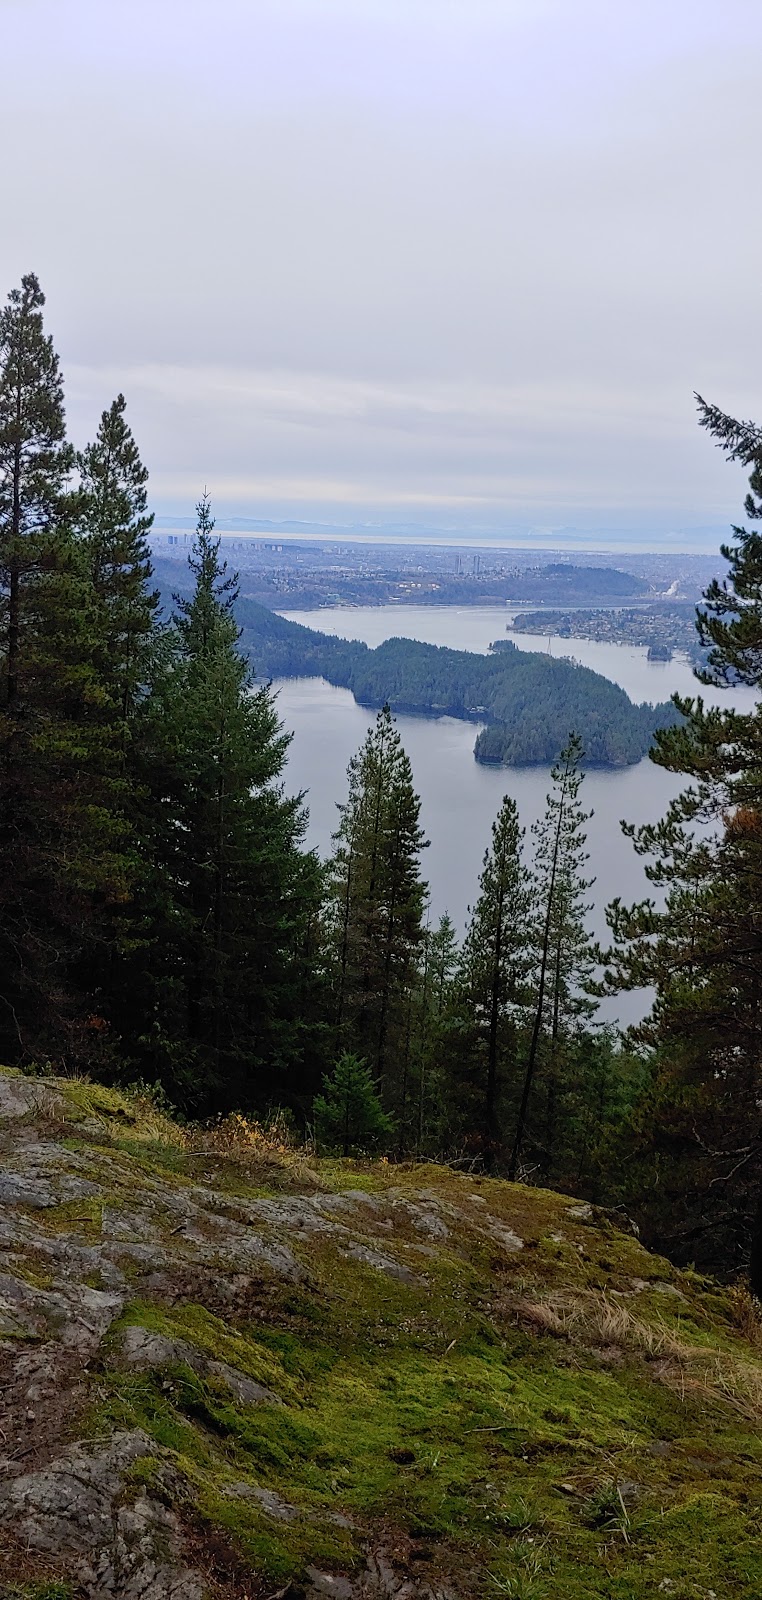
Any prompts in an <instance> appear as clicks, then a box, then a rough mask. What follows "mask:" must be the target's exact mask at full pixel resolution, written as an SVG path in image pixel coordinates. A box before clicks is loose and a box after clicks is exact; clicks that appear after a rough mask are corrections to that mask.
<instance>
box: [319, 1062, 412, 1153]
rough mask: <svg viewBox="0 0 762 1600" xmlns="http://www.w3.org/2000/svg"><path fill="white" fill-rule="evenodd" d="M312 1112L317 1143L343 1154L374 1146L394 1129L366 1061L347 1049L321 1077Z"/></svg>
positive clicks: (384, 1139)
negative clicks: (321, 1086) (319, 1090)
mask: <svg viewBox="0 0 762 1600" xmlns="http://www.w3.org/2000/svg"><path fill="white" fill-rule="evenodd" d="M313 1114H314V1119H315V1135H316V1138H317V1141H318V1143H319V1144H320V1145H323V1146H329V1147H334V1148H336V1147H338V1148H339V1149H340V1150H341V1153H342V1155H343V1156H348V1155H350V1154H351V1153H352V1151H353V1150H357V1149H359V1150H374V1149H377V1148H378V1147H379V1145H384V1144H385V1143H387V1141H388V1140H389V1139H390V1138H391V1135H392V1133H393V1131H394V1124H393V1122H392V1119H391V1117H389V1116H388V1115H387V1113H386V1112H385V1111H384V1109H383V1107H382V1105H381V1101H380V1099H379V1096H378V1091H377V1088H376V1085H375V1084H374V1082H373V1079H372V1077H371V1075H370V1071H369V1069H368V1067H367V1065H366V1063H365V1062H364V1061H361V1060H360V1059H359V1057H358V1056H354V1055H352V1054H351V1053H349V1052H348V1051H345V1052H344V1054H343V1055H342V1056H340V1057H339V1059H338V1061H337V1062H336V1065H335V1067H334V1069H333V1072H331V1073H327V1074H326V1076H325V1077H324V1079H323V1093H322V1094H319V1095H316V1097H315V1103H314V1108H313Z"/></svg>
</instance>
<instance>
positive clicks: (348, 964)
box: [330, 706, 426, 1124]
mask: <svg viewBox="0 0 762 1600" xmlns="http://www.w3.org/2000/svg"><path fill="white" fill-rule="evenodd" d="M348 781H349V795H348V799H347V801H346V802H345V804H344V805H342V806H341V807H340V811H341V821H340V824H339V828H338V830H337V832H336V834H335V836H334V837H335V851H334V855H333V858H332V862H331V866H330V884H331V929H332V942H333V955H334V972H335V992H336V1012H337V1032H338V1037H339V1038H340V1039H341V1040H342V1041H346V1042H347V1044H351V1045H352V1046H353V1047H354V1048H356V1050H357V1051H358V1053H359V1052H362V1054H363V1055H364V1056H365V1057H366V1058H368V1059H370V1060H371V1061H372V1062H373V1066H374V1070H375V1072H376V1075H377V1076H378V1078H379V1079H380V1080H381V1082H382V1085H383V1090H384V1094H385V1096H386V1097H387V1100H388V1102H389V1103H392V1102H393V1101H395V1100H396V1101H397V1103H398V1105H399V1110H400V1120H401V1122H402V1123H403V1124H404V1122H405V1118H406V1114H407V1109H408V1107H407V1101H408V1093H409V1087H410V1086H409V1081H408V1072H407V1063H408V1058H409V1030H410V1020H411V1018H410V999H411V993H412V990H413V988H414V986H415V983H416V980H417V970H418V958H419V954H420V949H421V945H422V941H423V908H424V903H425V894H426V890H425V885H424V883H423V881H422V879H421V872H420V865H419V859H418V858H419V855H420V852H421V850H422V849H423V848H424V847H425V845H426V840H425V838H424V836H423V833H422V830H421V827H420V824H419V815H420V801H419V799H418V796H417V795H416V793H415V791H414V788H413V779H412V772H411V768H410V762H409V760H408V757H407V756H406V754H405V752H404V750H403V748H402V743H401V740H400V737H399V734H398V732H397V730H396V728H395V726H394V722H393V720H392V716H391V713H390V711H389V708H388V706H385V707H384V709H383V710H382V711H380V712H379V713H378V716H377V718H376V723H375V726H374V727H373V728H371V729H369V731H368V735H367V738H366V740H365V742H364V744H363V746H362V748H361V749H360V751H359V752H358V754H357V755H356V756H354V757H353V758H352V761H351V762H350V764H349V769H348Z"/></svg>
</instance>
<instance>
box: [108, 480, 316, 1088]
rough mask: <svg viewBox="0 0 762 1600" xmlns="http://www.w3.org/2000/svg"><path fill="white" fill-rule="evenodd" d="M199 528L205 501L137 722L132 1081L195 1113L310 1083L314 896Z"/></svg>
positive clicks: (261, 702) (211, 551)
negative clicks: (141, 851)
mask: <svg viewBox="0 0 762 1600" xmlns="http://www.w3.org/2000/svg"><path fill="white" fill-rule="evenodd" d="M213 526H214V525H213V522H212V519H211V515H210V510H209V502H208V499H207V498H206V497H204V499H203V500H202V502H201V504H200V505H199V508H198V529H197V536H196V541H195V544H194V548H193V552H192V555H191V559H190V565H191V570H192V572H193V575H194V578H195V590H194V593H193V596H192V598H191V599H189V600H183V599H178V601H177V614H176V617H175V621H174V626H173V631H172V635H171V638H170V641H169V645H170V649H169V652H168V660H167V663H166V666H165V670H164V672H163V674H162V675H161V676H160V679H159V681H158V683H157V686H156V690H155V692H154V695H153V697H152V703H151V705H150V706H149V707H148V708H147V712H146V727H147V730H148V731H149V741H148V742H149V761H148V765H147V768H146V771H145V782H146V785H147V788H148V799H147V805H146V821H145V826H144V830H143V832H144V837H145V839H146V840H147V847H148V849H149V850H150V851H151V853H152V860H151V863H150V865H151V871H150V873H149V874H148V885H147V893H148V895H149V896H150V897H151V903H150V904H149V906H148V907H147V917H148V920H149V922H150V924H151V926H152V929H153V937H152V948H151V950H150V952H149V953H148V958H147V962H146V965H147V968H148V973H147V977H148V993H149V995H150V997H151V1014H150V1016H149V1017H148V1018H146V1019H143V1022H142V1027H141V1038H140V1040H139V1041H138V1052H139V1053H140V1051H142V1053H143V1057H144V1061H145V1064H144V1065H143V1064H141V1063H140V1059H139V1055H138V1065H140V1066H141V1068H142V1070H143V1071H148V1072H150V1073H151V1074H152V1075H154V1076H155V1075H157V1074H158V1075H159V1076H161V1077H163V1079H164V1080H165V1083H166V1087H167V1088H168V1090H169V1092H170V1094H172V1095H174V1097H175V1098H176V1099H178V1100H180V1102H181V1103H183V1104H185V1105H186V1106H188V1107H194V1108H196V1109H201V1110H203V1109H207V1110H208V1109H211V1108H213V1107H215V1108H217V1107H219V1106H224V1105H234V1104H236V1105H238V1104H244V1105H246V1106H256V1105H260V1106H261V1105H263V1104H264V1103H266V1102H267V1101H268V1100H269V1099H270V1098H271V1097H275V1098H278V1099H282V1098H284V1094H285V1097H286V1098H288V1097H289V1095H290V1094H299V1093H308V1092H309V1091H310V1090H311V1088H312V1087H313V1084H312V1083H310V1082H309V1075H310V1070H311V1069H310V1064H309V1063H310V1060H311V1052H313V1053H314V1049H315V1041H314V1038H311V1037H308V1035H310V1034H314V1032H315V1025H314V1020H313V1019H312V1018H311V1017H310V1016H309V1015H305V1007H304V999H305V983H306V974H305V964H306V963H307V962H308V961H309V960H311V959H312V953H313V939H314V924H315V919H316V916H317V911H318V905H319V893H320V871H319V867H318V864H317V861H316V859H315V857H314V855H312V854H305V853H304V851H303V850H302V848H301V841H302V837H303V833H304V828H305V825H306V817H305V813H304V811H303V808H302V804H301V797H300V796H297V797H295V798H293V799H289V798H286V797H285V796H284V794H283V791H282V787H281V784H280V778H281V774H282V770H283V766H284V762H285V757H286V751H287V748H288V743H289V736H288V735H287V734H285V733H284V732H283V730H282V729H281V727H280V724H279V722H278V717H277V713H276V710H275V705H274V701H273V697H272V694H271V692H270V689H269V687H267V686H264V687H259V688H256V687H254V686H253V684H252V682H251V678H250V673H249V668H248V666H247V663H246V661H245V660H244V658H243V656H242V655H241V653H240V651H239V649H238V629H237V626H236V623H235V621H234V618H233V614H232V607H233V604H234V600H235V596H236V593H237V586H236V580H235V578H234V577H232V576H229V575H228V574H227V570H226V566H225V563H223V562H221V561H220V558H219V541H218V540H216V539H215V538H214V537H213ZM151 735H152V740H153V743H152V745H151ZM303 1018H304V1020H303Z"/></svg>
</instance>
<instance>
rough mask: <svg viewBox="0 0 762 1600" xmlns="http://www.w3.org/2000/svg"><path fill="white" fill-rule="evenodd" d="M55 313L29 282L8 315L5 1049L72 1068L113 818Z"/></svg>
mask: <svg viewBox="0 0 762 1600" xmlns="http://www.w3.org/2000/svg"><path fill="white" fill-rule="evenodd" d="M44 303H45V300H44V295H43V294H42V291H41V289H40V286H39V283H38V281H37V279H36V277H35V276H34V275H33V274H28V275H27V276H26V277H24V278H23V279H22V283H21V287H20V289H14V290H13V291H12V293H11V295H10V296H9V300H8V304H7V306H6V308H5V310H4V311H3V312H2V313H0V974H1V976H0V1050H2V1054H3V1056H4V1058H5V1059H18V1058H22V1059H23V1058H24V1057H27V1058H28V1057H30V1056H34V1055H39V1054H41V1053H42V1054H47V1053H50V1054H54V1053H55V1052H57V1053H58V1059H61V1060H62V1059H65V1057H66V1055H67V1044H66V1038H67V1031H68V1029H69V1028H70V1025H72V1024H73V1023H74V1019H75V1014H76V1011H77V1006H76V1001H75V998H74V996H73V995H72V994H71V992H70V989H71V982H70V980H71V969H72V964H73V962H74V961H75V960H76V956H77V953H78V950H79V948H80V946H81V939H82V930H83V927H84V925H85V923H86V922H87V919H88V910H89V903H91V902H89V900H88V897H89V895H91V893H92V892H95V889H96V885H97V887H98V889H99V888H100V885H101V870H102V868H103V867H104V857H105V856H108V853H109V840H108V837H107V835H108V833H109V819H108V817H107V816H106V815H104V813H103V811H102V809H101V807H100V799H101V796H100V795H98V794H95V793H93V792H92V790H91V789H90V787H89V785H88V783H87V780H86V778H85V777H84V774H83V771H82V762H81V757H82V753H83V752H82V739H81V721H82V706H83V699H84V697H85V696H86V694H87V693H88V692H89V687H90V686H91V677H90V671H89V651H90V641H89V637H88V632H87V615H88V594H87V589H86V586H84V587H83V585H82V582H81V574H80V573H79V572H78V568H77V562H76V551H75V549H74V546H73V543H72V539H71V536H70V534H69V532H68V529H67V527H66V525H65V521H64V490H65V485H66V478H67V475H68V472H69V469H70V467H71V463H72V452H71V450H70V448H69V446H68V445H67V443H66V440H65V423H64V407H63V389H62V383H61V377H60V372H59V365H58V358H57V356H56V353H55V350H54V348H53V344H52V341H51V339H50V337H49V336H48V335H47V334H46V333H45V332H44V327H43V315H42V311H43V306H44ZM70 1042H71V1041H70V1037H69V1043H70Z"/></svg>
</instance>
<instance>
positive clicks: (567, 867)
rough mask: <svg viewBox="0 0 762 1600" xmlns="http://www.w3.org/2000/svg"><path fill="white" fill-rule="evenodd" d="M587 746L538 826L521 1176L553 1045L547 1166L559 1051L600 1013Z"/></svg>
mask: <svg viewBox="0 0 762 1600" xmlns="http://www.w3.org/2000/svg"><path fill="white" fill-rule="evenodd" d="M582 755H583V752H582V744H581V741H580V739H579V737H578V736H577V735H576V734H571V735H570V738H569V742H568V744H567V745H566V747H565V749H564V750H562V752H561V756H560V759H559V761H558V763H557V764H556V766H554V767H553V769H552V774H551V776H552V780H553V788H552V790H551V791H550V793H549V794H548V797H547V802H546V809H545V814H544V816H543V817H542V818H541V819H540V820H539V821H538V822H537V823H536V824H535V825H534V827H533V830H532V831H533V834H534V840H535V861H534V879H535V894H534V899H535V905H536V907H537V922H536V926H535V930H534V942H535V948H536V961H537V965H536V979H535V983H534V1003H533V1021H532V1031H531V1036H530V1040H529V1048H528V1052H527V1059H526V1066H525V1071H524V1081H523V1086H522V1091H521V1099H520V1102H519V1109H518V1117H517V1122H516V1134H515V1138H514V1142H513V1149H512V1151H511V1160H510V1167H509V1172H510V1176H511V1178H515V1177H516V1175H517V1172H518V1168H519V1162H520V1160H521V1155H522V1152H523V1148H524V1142H525V1139H526V1134H527V1118H528V1113H529V1106H530V1097H531V1095H532V1091H533V1089H534V1086H535V1077H536V1074H537V1071H538V1067H539V1065H540V1061H541V1056H542V1052H543V1045H544V1044H545V1045H546V1046H547V1062H546V1080H547V1081H546V1091H547V1092H546V1112H545V1138H544V1150H543V1151H542V1161H543V1165H544V1166H545V1168H546V1170H547V1168H548V1167H549V1165H550V1162H551V1158H552V1146H553V1141H554V1137H555V1118H556V1101H557V1094H558V1072H559V1066H560V1061H559V1051H560V1046H561V1044H562V1041H563V1038H564V1036H565V1035H568V1033H569V1031H570V1030H571V1029H573V1027H574V1024H575V1023H576V1022H577V1020H578V1019H580V1018H589V1017H590V1016H591V1015H592V1013H593V1011H594V1010H595V1003H594V1002H593V1001H592V1000H591V998H590V983H591V975H592V968H593V965H594V955H593V945H592V940H591V939H590V937H589V935H588V933H587V931H586V928H585V914H586V912H587V911H588V910H589V909H590V908H589V907H588V906H586V905H585V904H584V903H583V902H584V896H585V893H586V891H587V890H588V889H589V888H590V886H591V883H590V880H586V879H585V878H584V877H583V876H582V874H583V871H584V864H585V862H586V860H587V854H586V851H585V839H586V834H585V827H586V824H587V822H588V821H589V819H590V816H591V815H592V813H589V812H584V811H583V810H582V808H581V806H580V804H579V791H580V787H581V784H582V780H583V773H582V772H581V771H580V763H581V761H582Z"/></svg>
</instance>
